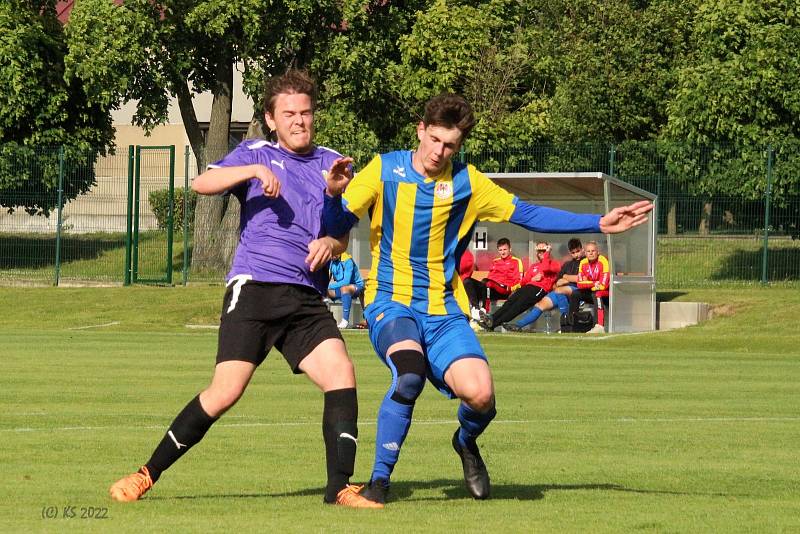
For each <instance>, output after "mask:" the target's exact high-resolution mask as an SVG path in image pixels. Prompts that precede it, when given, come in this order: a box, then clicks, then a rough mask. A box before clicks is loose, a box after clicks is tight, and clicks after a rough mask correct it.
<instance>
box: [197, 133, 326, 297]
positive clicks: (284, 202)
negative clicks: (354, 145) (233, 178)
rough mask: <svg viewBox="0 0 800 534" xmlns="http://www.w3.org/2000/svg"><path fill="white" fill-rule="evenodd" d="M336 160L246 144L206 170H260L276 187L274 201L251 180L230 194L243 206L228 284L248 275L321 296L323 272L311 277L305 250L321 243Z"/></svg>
mask: <svg viewBox="0 0 800 534" xmlns="http://www.w3.org/2000/svg"><path fill="white" fill-rule="evenodd" d="M339 157H341V155H340V154H338V153H337V152H334V151H333V150H330V149H327V148H323V147H315V148H314V150H313V151H312V152H311V153H309V154H303V155H301V154H294V153H292V152H289V151H288V150H285V149H284V148H282V147H281V146H280V145H278V143H271V142H268V141H261V140H252V139H251V140H247V141H244V142H242V143H241V144H240V145H239V146H237V147H236V148H235V149H234V150H233V151H232V152H231V153H230V154H228V155H227V156H225V157H224V158H222V159H221V160H219V161H218V162H216V163H214V164H212V165H209V166H208V167H209V168H217V167H238V166H244V165H254V164H261V165H264V166H266V167H268V168H269V169H270V170H271V171H272V172H273V173H274V174H275V176H277V178H278V180H280V182H281V193H280V195H279V196H278V197H277V198H267V197H265V196H264V190H263V189H262V187H261V181H260V180H258V179H250V180H247V181H246V182H242V183H240V184H239V185H237V186H236V187H234V188H232V189H231V190H230V191H229V192H230V193H231V194H233V195H235V196H236V198H238V199H239V202H240V203H241V205H242V211H241V219H240V229H241V235H240V237H239V246H238V247H237V249H236V255H235V256H234V258H233V264H232V265H231V270H230V272H229V273H228V280H230V279H231V278H233V277H234V276H238V275H249V276H251V277H252V279H253V280H256V281H259V282H274V283H287V284H298V285H304V286H311V287H313V288H315V289H316V290H317V291H319V292H320V293H323V292H324V291H325V290H326V288H327V287H328V270H327V268H325V267H323V268H321V269H319V270H318V271H317V272H314V273H312V272H311V270H310V269H309V268H308V265H307V264H306V262H305V260H306V256H308V244H309V243H310V242H311V241H313V240H314V239H317V238H319V237H322V235H323V231H322V205H323V197H324V194H325V187H326V183H325V175H326V174H327V173H328V170H329V169H330V167H331V164H332V163H333V161H334V160H335V159H336V158H339Z"/></svg>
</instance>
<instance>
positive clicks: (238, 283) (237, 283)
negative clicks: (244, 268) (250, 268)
mask: <svg viewBox="0 0 800 534" xmlns="http://www.w3.org/2000/svg"><path fill="white" fill-rule="evenodd" d="M252 279H253V277H252V276H251V275H249V274H237V275H236V276H234V277H233V278H231V279H230V280H228V284H227V285H228V287H230V286H231V284H234V285H233V295H231V305H230V306H228V311H227V312H226V313H230V312H232V311H233V310H234V308H236V303H237V302H239V293H241V292H242V286H243V285H245V284H246V283H247V281H248V280H252Z"/></svg>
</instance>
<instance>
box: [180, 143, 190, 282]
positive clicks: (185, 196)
mask: <svg viewBox="0 0 800 534" xmlns="http://www.w3.org/2000/svg"><path fill="white" fill-rule="evenodd" d="M181 274H182V275H183V285H184V286H185V285H186V283H187V282H188V281H189V145H186V148H185V149H184V151H183V272H182V273H181Z"/></svg>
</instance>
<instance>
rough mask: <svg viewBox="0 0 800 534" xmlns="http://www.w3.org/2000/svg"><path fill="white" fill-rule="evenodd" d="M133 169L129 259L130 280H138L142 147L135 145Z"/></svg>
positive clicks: (135, 281)
mask: <svg viewBox="0 0 800 534" xmlns="http://www.w3.org/2000/svg"><path fill="white" fill-rule="evenodd" d="M135 161H136V163H135V165H134V167H135V170H134V173H133V180H134V184H133V244H132V248H133V259H132V261H131V282H132V283H134V284H135V283H137V282H138V281H139V280H138V279H139V189H140V187H141V174H142V147H141V146H139V145H136V156H135Z"/></svg>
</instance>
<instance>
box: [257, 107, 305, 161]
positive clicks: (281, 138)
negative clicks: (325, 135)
mask: <svg viewBox="0 0 800 534" xmlns="http://www.w3.org/2000/svg"><path fill="white" fill-rule="evenodd" d="M274 109H275V110H274V112H273V113H271V114H270V113H269V112H267V113H266V114H265V118H266V120H267V126H269V129H270V130H273V131H274V132H275V133H276V134H277V136H278V143H279V144H280V145H281V146H282V147H283V148H286V149H288V150H290V151H291V152H294V153H296V154H305V153H306V152H309V151H310V150H311V144H312V142H313V140H314V109H313V107H312V105H311V97H310V96H308V95H306V94H302V93H292V94H286V93H281V94H279V95H278V96H277V97H275V108H274Z"/></svg>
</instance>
